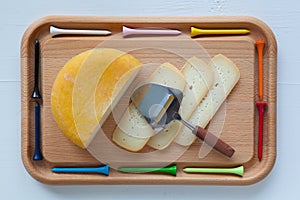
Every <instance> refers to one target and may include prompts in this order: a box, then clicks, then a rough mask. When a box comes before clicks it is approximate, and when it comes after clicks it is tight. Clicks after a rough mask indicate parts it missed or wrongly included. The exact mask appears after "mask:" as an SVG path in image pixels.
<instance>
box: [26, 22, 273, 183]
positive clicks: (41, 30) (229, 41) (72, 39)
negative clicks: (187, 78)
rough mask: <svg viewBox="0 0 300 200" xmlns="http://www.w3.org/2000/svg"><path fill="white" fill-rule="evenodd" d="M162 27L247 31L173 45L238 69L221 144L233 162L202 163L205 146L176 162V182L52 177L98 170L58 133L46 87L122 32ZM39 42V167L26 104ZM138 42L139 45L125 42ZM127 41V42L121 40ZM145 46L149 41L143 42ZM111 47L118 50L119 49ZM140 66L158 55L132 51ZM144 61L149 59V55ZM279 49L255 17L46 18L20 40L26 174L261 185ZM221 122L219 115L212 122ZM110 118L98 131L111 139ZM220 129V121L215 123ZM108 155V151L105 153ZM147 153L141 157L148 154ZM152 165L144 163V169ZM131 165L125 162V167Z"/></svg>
mask: <svg viewBox="0 0 300 200" xmlns="http://www.w3.org/2000/svg"><path fill="white" fill-rule="evenodd" d="M50 25H53V26H57V27H62V28H74V29H108V30H111V31H112V33H113V34H112V36H107V37H105V36H98V37H97V36H66V37H51V36H50V34H49V27H50ZM123 25H126V26H129V27H163V28H172V29H178V30H181V31H182V32H183V33H184V34H187V35H189V31H190V27H191V26H196V27H200V28H247V29H249V30H250V31H251V33H250V34H248V35H244V36H209V37H205V36H202V37H198V38H195V39H190V38H188V37H186V39H183V40H180V41H179V40H178V41H176V38H175V40H174V41H173V43H172V44H171V46H172V45H173V44H175V45H174V48H177V49H180V48H182V47H181V44H182V42H185V41H188V40H193V42H196V43H198V44H201V45H202V46H203V47H204V48H205V49H206V50H207V52H208V53H209V55H210V56H214V55H216V54H219V53H221V54H224V55H225V56H227V57H228V58H230V59H231V60H232V61H233V62H235V63H236V65H237V66H238V68H239V69H240V72H241V78H240V80H239V82H238V84H237V85H236V87H235V88H234V89H233V91H232V92H231V93H230V95H229V96H228V98H227V100H226V108H225V110H226V117H225V123H224V126H223V129H222V132H221V138H222V139H223V140H224V141H226V142H227V143H229V144H230V145H231V146H233V147H234V148H235V150H236V153H235V155H234V156H233V157H232V158H230V159H229V158H226V157H225V156H223V155H221V154H220V153H217V152H215V151H211V152H210V153H209V154H208V155H207V156H206V157H204V158H201V159H200V158H199V156H198V152H199V149H200V147H201V145H202V141H199V140H197V141H195V142H194V143H193V145H192V146H190V148H189V149H188V150H187V151H186V152H185V153H184V154H183V155H182V156H181V157H180V158H179V159H177V160H176V161H174V162H172V163H173V164H176V165H177V168H178V171H177V176H176V177H172V176H170V175H164V174H125V173H120V172H118V171H116V170H114V169H111V172H110V174H109V176H107V177H106V176H102V175H99V174H55V173H52V172H51V168H52V167H54V166H56V167H60V166H74V167H78V166H98V165H101V163H100V162H99V161H98V160H96V159H95V158H94V157H93V156H91V154H90V153H89V152H88V151H87V150H84V149H81V148H79V147H77V146H76V145H74V144H73V143H72V142H70V141H69V140H68V139H67V138H66V137H65V136H64V135H63V134H62V133H61V131H60V130H59V128H58V127H57V125H56V123H55V121H54V119H53V116H52V113H51V102H50V95H51V88H52V84H53V82H54V81H55V78H56V75H57V74H58V72H59V70H60V69H61V68H62V67H63V66H64V64H65V63H66V62H67V61H68V60H69V59H70V58H71V57H73V56H75V55H77V54H79V53H80V52H82V51H85V50H87V49H91V48H95V47H98V46H99V43H101V42H105V41H107V40H110V39H112V37H114V35H116V34H119V33H120V32H121V31H122V26H123ZM36 38H38V39H39V40H40V43H41V75H40V77H41V87H40V88H41V92H42V97H43V99H42V101H41V134H42V137H41V144H42V152H43V155H44V160H42V161H33V160H32V155H33V150H34V132H35V130H34V103H33V100H32V99H31V93H32V90H33V78H34V41H35V39H36ZM129 39H130V40H132V42H137V41H138V40H141V38H140V37H139V38H136V39H135V38H129ZM261 39H264V40H265V41H266V46H265V51H264V60H263V62H264V63H263V64H264V100H265V101H266V102H267V103H268V108H267V111H266V114H265V124H264V151H263V160H262V161H261V162H259V161H258V159H257V130H258V123H257V121H258V113H257V110H256V107H255V102H256V101H258V97H257V96H258V95H257V90H258V89H257V54H256V49H255V40H261ZM124 40H125V39H124ZM147 40H150V42H151V40H154V38H152V39H151V38H148V39H147ZM115 48H122V47H118V46H116V47H115ZM130 53H131V54H133V55H134V56H136V57H137V58H141V59H144V60H145V61H147V59H148V60H151V59H153V55H158V52H156V54H155V50H154V52H152V54H151V52H149V49H147V50H146V49H145V50H139V51H137V52H130ZM149 55H152V57H151V56H149ZM159 55H160V58H159V59H161V61H162V62H165V61H168V62H171V63H173V64H174V65H175V66H177V67H178V68H181V67H182V63H181V62H178V58H176V57H172V56H170V55H167V54H165V55H164V54H161V52H159ZM276 61H277V46H276V40H275V37H274V35H273V33H272V31H271V30H270V29H269V28H268V27H267V26H266V25H265V24H264V23H263V22H261V21H259V20H257V19H255V18H252V17H78V16H77V17H73V16H69V17H66V16H49V17H44V18H42V19H39V20H38V21H36V22H34V23H33V24H32V25H31V26H30V27H29V28H28V29H27V31H26V32H25V33H24V36H23V39H22V45H21V65H22V66H21V76H22V77H21V78H22V159H23V163H24V165H25V167H26V169H27V170H28V172H29V173H30V174H31V175H32V176H33V177H34V178H36V179H37V180H39V181H41V182H44V183H48V184H222V185H247V184H252V183H255V182H257V181H259V180H261V179H263V178H264V177H265V176H266V175H267V174H268V173H269V172H270V171H271V169H272V167H273V165H274V162H275V159H276V71H277V69H276V68H277V66H276ZM218 116H221V114H220V113H217V114H216V116H215V119H218ZM111 121H113V119H112V117H111V116H110V117H109V118H108V119H107V121H106V123H105V124H104V126H103V130H104V131H105V132H106V133H107V136H108V137H111V133H112V131H113V129H114V126H115V125H114V123H111ZM216 123H218V122H216ZM104 151H107V153H109V150H104ZM147 151H149V149H147V148H146V150H144V151H143V152H144V153H145V152H147ZM151 162H155V161H153V160H147V163H151ZM126 165H128V163H126ZM238 165H243V166H244V167H245V175H244V177H237V176H233V175H217V174H187V173H184V172H183V171H182V169H183V168H184V167H206V166H209V167H234V166H238Z"/></svg>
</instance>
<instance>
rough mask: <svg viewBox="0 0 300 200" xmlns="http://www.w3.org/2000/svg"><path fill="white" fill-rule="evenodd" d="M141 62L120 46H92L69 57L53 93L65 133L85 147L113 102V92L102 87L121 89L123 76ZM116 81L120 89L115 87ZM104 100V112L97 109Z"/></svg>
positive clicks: (55, 113)
mask: <svg viewBox="0 0 300 200" xmlns="http://www.w3.org/2000/svg"><path fill="white" fill-rule="evenodd" d="M139 66H140V62H139V61H138V60H137V59H135V58H134V57H133V56H131V55H129V54H126V53H124V52H122V51H119V50H116V49H93V50H88V51H86V52H83V53H81V54H79V55H77V56H75V57H74V58H72V59H71V60H70V61H68V62H67V63H66V64H65V66H64V67H63V68H62V70H61V71H60V72H59V74H58V75H57V77H56V80H55V82H54V84H53V87H52V93H51V107H52V113H53V116H54V119H55V121H56V123H57V125H58V127H59V128H60V129H61V131H62V132H63V133H64V135H65V136H66V137H67V138H69V139H70V140H71V141H72V142H74V143H75V144H76V145H78V146H80V147H82V148H85V147H86V146H87V145H88V142H89V141H90V140H91V137H92V135H91V133H92V132H93V129H94V128H95V127H96V126H97V124H98V123H99V122H100V121H103V120H105V117H106V116H107V112H109V108H110V104H111V102H113V98H114V96H113V95H112V93H110V92H104V93H101V92H103V89H102V88H103V87H105V90H111V91H114V92H115V94H117V93H120V92H121V90H122V89H123V87H122V86H125V85H126V83H127V82H126V81H124V80H122V83H123V85H122V84H121V85H120V83H119V82H120V81H119V80H120V79H122V78H123V77H124V76H125V75H126V74H128V73H129V74H130V73H131V72H132V71H134V70H135V69H137V68H139ZM125 77H126V78H127V80H129V79H130V76H125ZM116 85H118V88H119V89H118V90H119V91H115V87H116ZM99 91H101V92H99ZM107 102H108V103H107ZM90 104H91V105H90ZM103 104H104V105H105V106H102V107H101V109H103V110H101V111H102V112H99V113H98V112H96V109H98V111H99V107H100V105H103ZM95 105H96V106H95ZM105 114H106V115H105Z"/></svg>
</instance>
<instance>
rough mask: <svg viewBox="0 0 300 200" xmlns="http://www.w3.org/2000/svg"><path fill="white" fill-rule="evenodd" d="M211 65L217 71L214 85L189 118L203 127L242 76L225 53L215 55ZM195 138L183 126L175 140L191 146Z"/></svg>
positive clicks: (191, 121)
mask: <svg viewBox="0 0 300 200" xmlns="http://www.w3.org/2000/svg"><path fill="white" fill-rule="evenodd" d="M211 67H212V68H213V69H214V73H215V82H214V84H213V87H212V88H211V89H210V91H209V92H208V94H207V95H206V97H205V99H203V101H202V102H201V103H200V105H199V106H198V107H197V109H196V110H195V111H194V113H193V114H192V116H191V118H190V119H189V122H190V123H192V124H194V125H199V126H201V127H206V126H207V124H208V123H209V121H210V120H211V119H212V118H213V116H214V115H215V113H216V112H217V111H218V109H219V108H220V106H221V105H222V103H223V102H224V101H225V99H226V98H227V96H228V94H229V93H230V92H231V90H232V89H233V87H234V86H235V84H236V83H237V82H238V80H239V78H240V71H239V69H238V68H237V66H236V65H235V64H234V63H233V62H232V61H231V60H229V59H228V58H227V57H225V56H224V55H221V54H219V55H216V56H214V57H213V59H212V62H211ZM194 140H195V135H194V134H192V132H191V130H189V129H188V128H186V127H183V128H182V130H181V131H180V132H179V134H178V136H177V137H176V139H175V142H176V143H178V144H180V145H183V146H189V145H191V144H192V143H193V142H194Z"/></svg>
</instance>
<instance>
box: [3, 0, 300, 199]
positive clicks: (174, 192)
mask: <svg viewBox="0 0 300 200" xmlns="http://www.w3.org/2000/svg"><path fill="white" fill-rule="evenodd" d="M0 9H1V12H0V16H1V17H0V21H1V23H0V24H1V27H0V35H1V37H0V38H1V43H0V44H1V48H0V63H1V65H0V71H1V73H0V94H1V100H0V102H1V103H0V105H1V109H0V124H1V145H0V158H1V164H0V169H1V170H0V177H1V178H0V191H1V193H0V199H8V198H9V199H43V200H47V199H73V200H75V199H141V198H142V199H190V198H197V199H224V200H225V199H231V200H232V199H273V200H275V199H280V200H282V199H300V191H299V188H300V187H299V182H298V181H299V179H298V178H300V175H299V173H297V172H298V170H297V169H298V167H299V166H300V156H299V154H297V146H298V145H299V141H300V132H299V124H300V123H299V122H300V120H299V117H298V116H299V114H300V80H299V74H300V56H299V55H298V53H299V49H298V48H299V46H300V40H299V38H297V36H299V32H300V28H299V25H300V23H299V21H300V9H299V4H298V1H296V0H294V1H292V0H289V1H282V0H273V1H268V0H266V1H262V0H252V1H241V0H202V1H201V0H148V1H142V0H133V1H116V0H115V1H103V0H94V1H91V0H86V1H84V0H72V1H71V0H51V1H41V0H37V1H29V0H27V1H21V0H20V1H17V0H10V1H2V2H1V7H0ZM61 14H63V15H101V16H109V15H110V16H113V15H120V16H122V15H123V16H132V15H136V16H142V15H165V16H172V15H174V16H175V15H186V16H196V15H201V16H206V15H250V16H254V17H257V18H259V19H261V20H263V21H264V22H266V23H267V24H268V25H269V26H270V27H271V29H272V30H273V31H274V33H275V35H276V37H277V42H278V84H277V86H278V104H277V141H278V143H277V149H278V153H277V161H276V164H275V166H274V168H273V170H272V172H271V173H270V174H269V175H268V176H267V177H266V178H265V179H264V180H262V181H261V182H259V183H257V184H254V185H250V186H240V187H237V186H225V187H224V186H142V185H140V186H48V185H44V184H41V183H39V182H37V181H36V180H34V179H33V178H32V177H31V176H30V175H29V174H28V173H27V171H26V170H25V168H24V167H23V164H22V161H21V153H20V151H21V126H20V123H21V122H20V120H21V119H20V118H21V117H20V112H21V108H20V52H19V49H20V42H21V37H22V35H23V33H24V31H25V30H26V28H27V27H28V26H29V24H30V23H32V22H33V21H34V20H36V19H38V18H40V17H42V16H45V15H61ZM298 45H299V46H298ZM298 65H299V66H298Z"/></svg>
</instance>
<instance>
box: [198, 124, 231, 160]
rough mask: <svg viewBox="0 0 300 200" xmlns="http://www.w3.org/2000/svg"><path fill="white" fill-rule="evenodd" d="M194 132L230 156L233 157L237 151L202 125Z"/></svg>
mask: <svg viewBox="0 0 300 200" xmlns="http://www.w3.org/2000/svg"><path fill="white" fill-rule="evenodd" d="M194 134H195V135H196V136H197V137H198V138H200V139H201V140H203V141H204V142H205V143H207V144H208V145H210V146H212V147H213V148H214V149H216V150H217V151H219V152H220V153H222V154H224V155H226V156H228V157H232V155H233V154H234V152H235V150H234V149H233V148H232V147H231V146H229V145H228V144H226V143H225V142H223V140H221V139H219V138H218V137H216V136H215V135H214V134H212V133H210V132H209V131H207V130H205V129H204V128H202V127H200V126H196V128H195V131H194Z"/></svg>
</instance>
